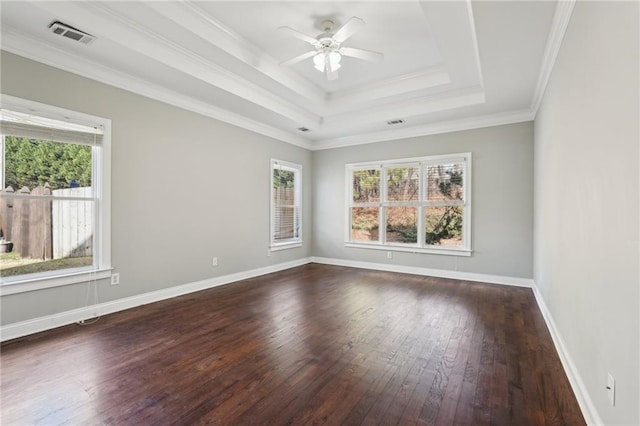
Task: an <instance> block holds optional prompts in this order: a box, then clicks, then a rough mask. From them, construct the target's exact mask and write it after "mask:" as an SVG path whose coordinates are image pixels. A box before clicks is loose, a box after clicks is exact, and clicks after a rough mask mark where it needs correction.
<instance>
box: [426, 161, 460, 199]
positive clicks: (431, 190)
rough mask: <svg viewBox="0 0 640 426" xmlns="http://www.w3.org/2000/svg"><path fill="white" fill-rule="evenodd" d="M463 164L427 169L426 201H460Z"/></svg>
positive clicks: (442, 165)
mask: <svg viewBox="0 0 640 426" xmlns="http://www.w3.org/2000/svg"><path fill="white" fill-rule="evenodd" d="M463 171H464V163H454V164H438V165H437V166H428V167H427V182H426V183H427V185H426V186H427V200H429V201H438V200H462V199H463V197H464V189H463V182H464V179H463Z"/></svg>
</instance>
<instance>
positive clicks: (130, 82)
mask: <svg viewBox="0 0 640 426" xmlns="http://www.w3.org/2000/svg"><path fill="white" fill-rule="evenodd" d="M2 50H5V51H7V52H10V53H13V54H16V55H19V56H22V57H25V58H27V59H31V60H33V61H37V62H40V63H43V64H45V65H49V66H52V67H54V68H58V69H61V70H63V71H68V72H70V73H73V74H77V75H80V76H82V77H86V78H90V79H92V80H96V81H98V82H101V83H104V84H108V85H110V86H114V87H117V88H120V89H124V90H127V91H130V92H133V93H136V94H139V95H142V96H146V97H148V98H151V99H155V100H157V101H160V102H164V103H167V104H169V105H173V106H176V107H179V108H183V109H185V110H188V111H192V112H196V113H198V114H201V115H204V116H207V117H211V118H214V119H216V120H220V121H223V122H225V123H229V124H232V125H234V126H237V127H240V128H243V129H246V130H250V131H252V132H255V133H259V134H261V135H264V136H268V137H270V138H274V139H277V140H280V141H283V142H287V143H290V144H292V145H296V146H299V147H302V148H305V149H311V147H312V145H311V142H310V141H309V140H308V139H306V138H303V137H301V136H298V135H295V134H293V133H289V132H286V131H284V130H281V129H278V128H276V127H272V126H269V125H266V124H264V123H261V122H259V121H256V120H252V119H249V118H247V117H245V116H242V115H240V114H236V113H233V112H231V111H228V110H225V109H223V108H219V107H216V106H213V105H211V104H209V103H207V102H203V101H199V100H196V99H193V98H191V97H188V96H185V95H183V94H181V93H178V92H175V91H172V90H169V89H167V88H165V87H162V86H159V85H156V84H153V83H149V82H147V81H145V80H142V79H138V78H135V77H133V76H131V75H130V74H126V73H124V72H121V71H118V70H115V69H113V68H109V67H106V66H104V65H101V64H99V63H97V62H93V61H90V60H87V59H86V58H83V57H80V56H78V55H75V54H72V53H68V52H67V51H64V50H62V49H59V48H57V47H55V46H52V45H50V44H48V43H44V42H42V41H41V40H38V39H34V38H31V37H29V36H27V35H25V34H22V33H20V32H18V31H15V30H13V29H10V28H8V27H7V26H6V25H5V26H4V27H3V29H2Z"/></svg>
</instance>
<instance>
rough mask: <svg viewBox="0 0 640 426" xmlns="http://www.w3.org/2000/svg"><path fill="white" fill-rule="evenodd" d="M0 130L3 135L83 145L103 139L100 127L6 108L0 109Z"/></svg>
mask: <svg viewBox="0 0 640 426" xmlns="http://www.w3.org/2000/svg"><path fill="white" fill-rule="evenodd" d="M0 132H1V133H2V134H3V135H5V136H21V137H27V138H31V139H40V140H49V141H56V142H64V143H76V144H84V145H100V144H101V143H102V139H103V131H102V129H101V128H100V127H95V128H93V127H89V126H85V125H81V124H75V123H70V122H65V121H61V120H55V119H51V118H45V117H40V116H35V115H30V114H25V113H21V112H17V111H10V110H7V109H0Z"/></svg>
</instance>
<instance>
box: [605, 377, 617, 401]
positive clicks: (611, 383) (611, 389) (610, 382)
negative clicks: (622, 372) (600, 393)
mask: <svg viewBox="0 0 640 426" xmlns="http://www.w3.org/2000/svg"><path fill="white" fill-rule="evenodd" d="M607 393H608V394H609V402H611V405H613V406H615V405H616V379H614V378H613V376H612V375H611V373H607Z"/></svg>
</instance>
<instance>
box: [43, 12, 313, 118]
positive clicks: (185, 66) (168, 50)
mask: <svg viewBox="0 0 640 426" xmlns="http://www.w3.org/2000/svg"><path fill="white" fill-rule="evenodd" d="M38 7H41V8H43V9H44V10H47V11H48V12H50V13H53V14H58V13H61V9H63V12H64V14H65V16H68V17H72V18H73V21H78V22H91V28H92V32H93V34H94V35H96V36H98V37H100V36H102V35H103V34H104V35H105V38H108V39H110V40H112V41H113V42H115V43H119V44H121V45H123V46H127V47H129V48H130V49H131V50H133V51H136V52H137V53H139V54H141V55H144V56H147V57H150V58H152V59H154V60H156V61H158V62H160V63H162V64H164V65H166V66H168V67H170V68H173V69H176V70H178V71H181V72H183V73H185V74H187V75H189V76H191V77H194V78H196V79H198V80H201V81H203V82H206V83H208V84H211V85H213V86H215V87H218V88H220V89H223V90H225V91H227V92H229V93H232V94H234V95H236V96H239V97H240V98H242V99H245V100H248V101H250V102H252V103H254V104H256V105H259V106H261V107H263V108H266V109H268V110H270V111H272V112H274V113H276V114H279V115H280V116H282V117H285V118H288V119H290V120H292V121H294V122H296V123H299V124H298V125H302V126H305V127H308V128H310V129H315V128H317V126H318V125H319V123H320V116H318V115H316V114H312V113H311V112H309V111H307V110H306V109H304V108H302V107H301V106H299V105H296V104H293V103H291V102H289V101H286V100H285V99H283V98H281V97H279V96H277V95H276V94H274V93H272V92H269V91H268V90H265V89H263V88H262V87H260V86H259V85H257V84H255V83H252V82H250V81H249V80H246V79H244V78H242V77H239V76H237V75H236V74H233V73H232V72H230V71H228V70H226V69H224V68H222V67H220V66H219V65H217V64H215V63H214V62H212V61H210V60H208V59H206V58H204V57H202V56H201V55H198V54H196V53H195V52H192V51H190V50H188V49H185V48H183V47H182V46H180V45H178V44H176V43H175V42H173V41H171V40H169V39H167V38H165V37H163V36H162V35H160V34H157V33H155V32H153V31H151V30H149V29H146V28H143V27H141V26H139V25H136V24H135V23H134V22H132V21H131V20H130V19H129V18H127V17H125V16H122V15H121V14H119V13H117V12H115V11H114V10H112V9H110V8H109V7H107V6H106V5H105V4H103V3H95V2H92V3H90V2H82V3H80V2H67V3H48V2H40V3H38Z"/></svg>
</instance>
